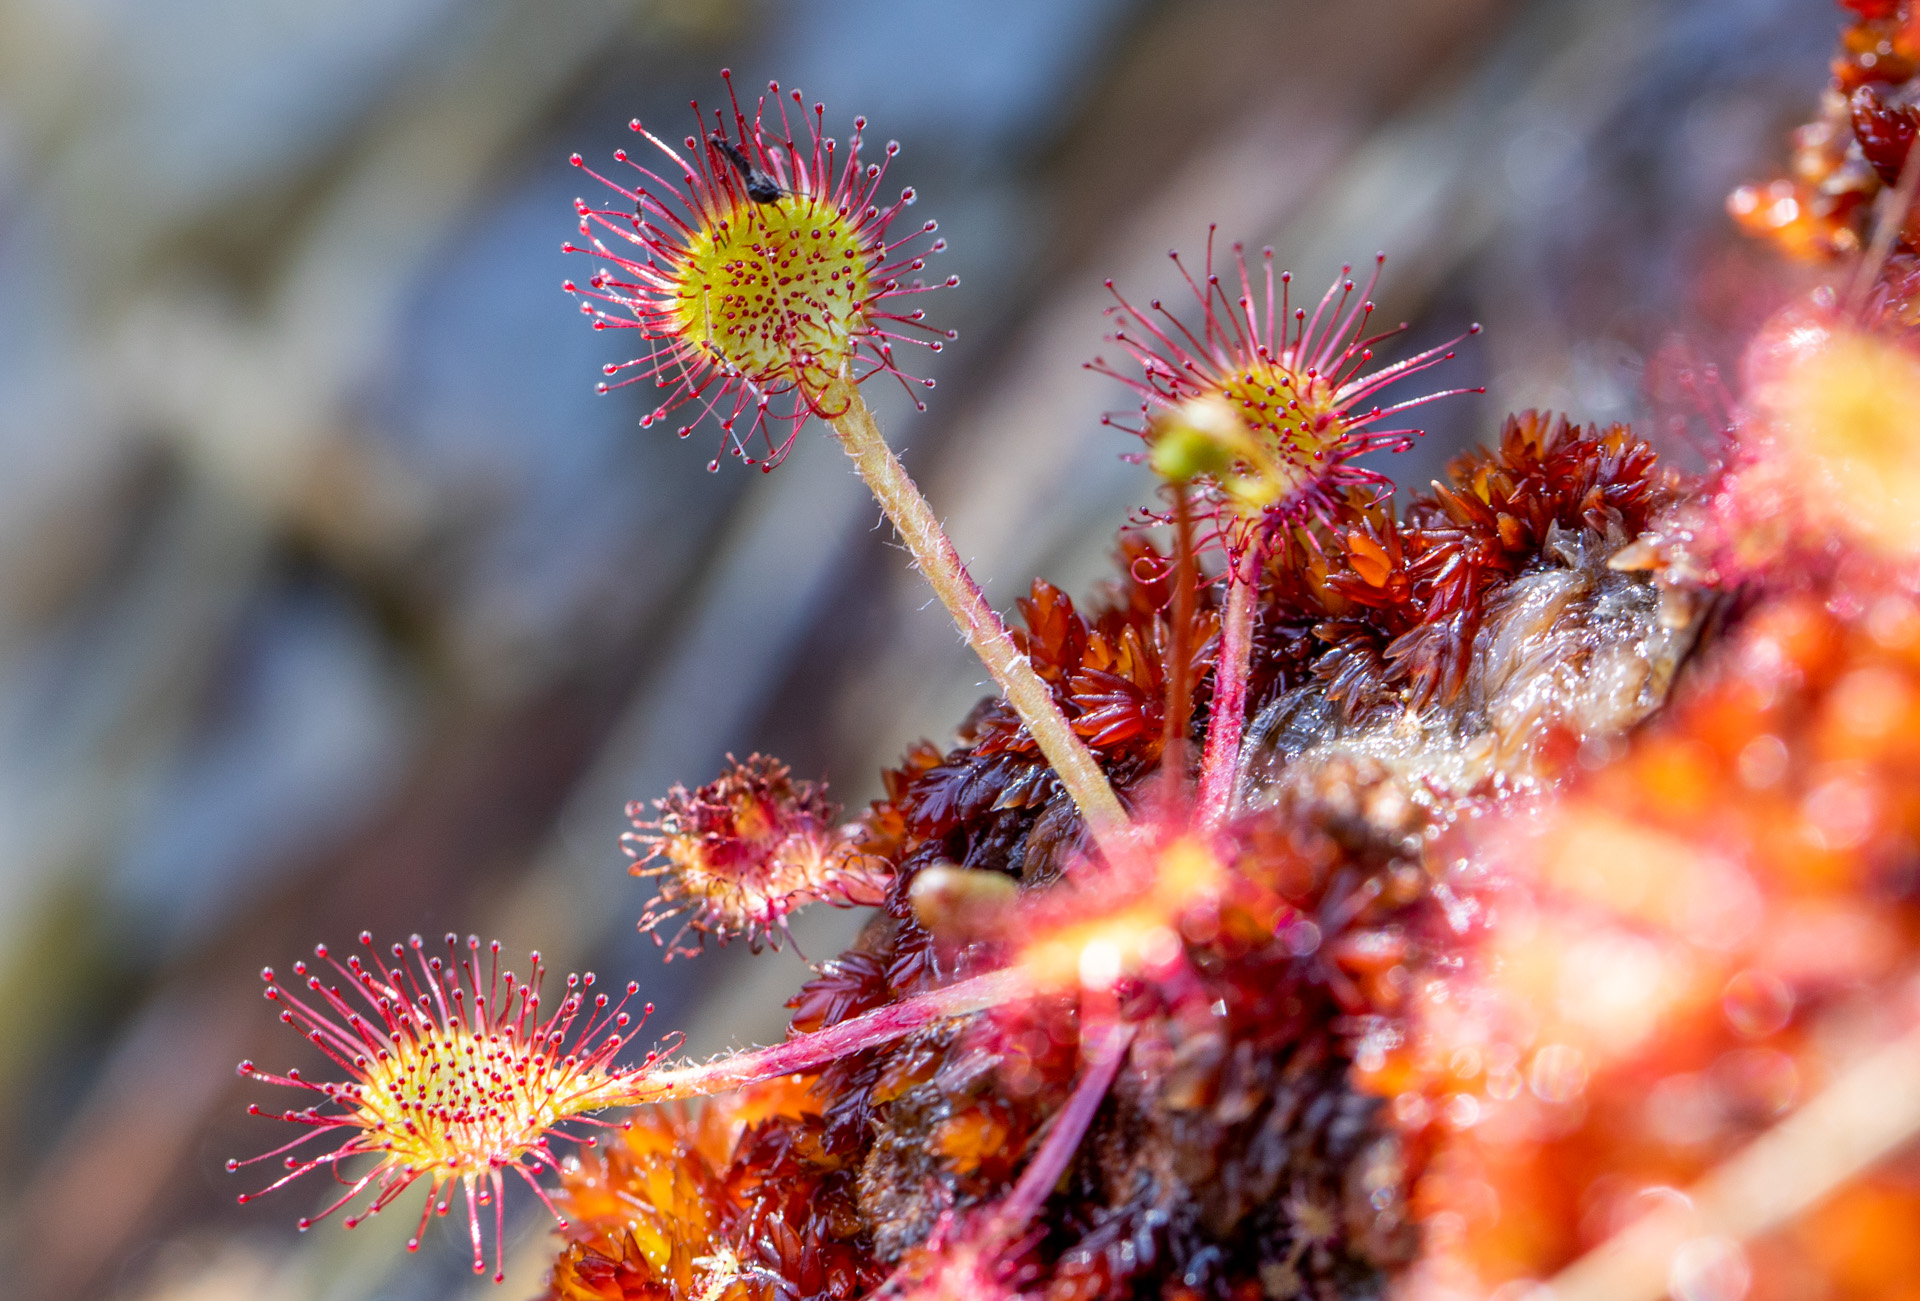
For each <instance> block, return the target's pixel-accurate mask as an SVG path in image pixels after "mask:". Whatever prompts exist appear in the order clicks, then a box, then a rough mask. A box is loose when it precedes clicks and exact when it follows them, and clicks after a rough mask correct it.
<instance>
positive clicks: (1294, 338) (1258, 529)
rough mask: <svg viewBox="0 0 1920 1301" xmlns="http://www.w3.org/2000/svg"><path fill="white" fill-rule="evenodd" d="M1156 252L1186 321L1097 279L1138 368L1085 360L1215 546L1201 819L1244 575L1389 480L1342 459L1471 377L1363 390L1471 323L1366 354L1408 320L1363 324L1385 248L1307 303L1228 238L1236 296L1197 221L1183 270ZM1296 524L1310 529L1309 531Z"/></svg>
mask: <svg viewBox="0 0 1920 1301" xmlns="http://www.w3.org/2000/svg"><path fill="white" fill-rule="evenodd" d="M1168 256H1169V257H1171V258H1172V259H1173V262H1174V265H1175V266H1177V267H1179V268H1180V274H1181V276H1182V277H1183V278H1184V279H1185V280H1186V282H1187V286H1188V288H1189V289H1190V290H1191V291H1192V293H1193V297H1194V299H1195V300H1196V301H1197V302H1198V303H1199V305H1200V323H1199V327H1198V332H1197V333H1196V331H1195V329H1194V328H1193V327H1190V326H1188V325H1187V324H1185V323H1184V322H1183V321H1181V319H1180V318H1179V317H1178V316H1177V315H1175V314H1174V313H1173V312H1172V311H1171V310H1170V309H1168V308H1167V307H1166V306H1165V305H1164V304H1163V303H1162V302H1161V301H1160V300H1159V299H1157V298H1156V299H1153V300H1152V301H1150V302H1149V303H1148V305H1147V307H1146V309H1145V310H1144V311H1143V310H1142V309H1140V308H1138V307H1136V306H1134V304H1133V303H1132V302H1130V301H1128V299H1127V298H1126V297H1125V296H1124V295H1122V294H1121V293H1120V291H1119V290H1118V289H1115V288H1114V286H1113V282H1112V281H1111V280H1109V281H1108V282H1107V288H1108V289H1109V290H1111V291H1112V293H1113V296H1114V298H1115V300H1116V302H1115V305H1114V306H1112V307H1110V308H1108V309H1107V311H1108V314H1109V315H1110V316H1112V317H1114V318H1116V319H1117V320H1118V322H1119V324H1118V326H1117V328H1116V329H1115V330H1114V332H1113V334H1112V336H1111V338H1112V341H1113V342H1115V343H1117V344H1119V345H1120V346H1121V347H1122V348H1124V349H1125V350H1126V351H1127V353H1128V355H1129V356H1130V357H1131V358H1132V359H1133V361H1134V362H1135V363H1136V365H1137V366H1138V368H1139V372H1138V373H1137V374H1135V373H1134V372H1133V371H1131V370H1126V371H1123V370H1116V369H1115V368H1114V367H1112V366H1111V365H1109V364H1108V363H1107V362H1106V360H1105V359H1104V358H1100V357H1096V358H1094V360H1093V362H1092V363H1091V365H1090V366H1089V369H1092V370H1095V371H1098V372H1100V373H1101V374H1104V375H1109V376H1112V377H1113V378H1115V379H1118V380H1119V381H1120V382H1121V383H1123V384H1125V385H1127V387H1129V388H1131V389H1132V390H1133V391H1134V392H1135V393H1137V394H1138V395H1139V397H1140V407H1139V420H1140V423H1139V425H1138V426H1128V425H1125V424H1123V423H1121V422H1120V421H1118V420H1115V419H1114V418H1113V417H1111V416H1109V417H1108V422H1109V423H1111V424H1117V425H1119V427H1121V428H1132V430H1133V432H1135V433H1137V434H1138V435H1139V436H1140V437H1141V438H1143V439H1145V440H1146V442H1147V445H1148V452H1147V460H1148V462H1149V463H1150V464H1151V465H1152V466H1153V468H1154V470H1155V471H1156V472H1157V473H1159V474H1160V475H1161V476H1162V477H1163V478H1165V479H1167V480H1168V481H1170V482H1171V483H1172V484H1173V485H1174V489H1175V491H1176V493H1177V494H1179V495H1180V500H1181V511H1182V513H1184V512H1185V510H1186V509H1187V500H1186V497H1187V494H1188V493H1189V492H1192V493H1194V494H1195V495H1196V496H1197V498H1198V500H1199V502H1200V503H1201V504H1202V505H1203V506H1204V507H1205V508H1206V513H1207V514H1208V515H1210V516H1211V519H1212V534H1213V537H1214V539H1215V540H1216V541H1218V542H1219V543H1220V544H1221V546H1222V547H1223V548H1224V549H1225V550H1226V552H1227V571H1226V583H1227V605H1226V613H1225V617H1224V619H1223V620H1222V623H1221V649H1220V660H1219V668H1218V672H1217V675H1216V678H1215V682H1214V696H1213V709H1212V714H1211V717H1210V720H1209V724H1208V730H1207V739H1206V747H1205V750H1204V752H1203V754H1202V758H1201V773H1200V788H1199V795H1198V805H1197V807H1198V811H1199V813H1200V816H1201V817H1202V819H1211V818H1218V817H1221V816H1224V815H1225V814H1227V813H1228V812H1229V811H1230V810H1229V805H1230V803H1231V798H1232V787H1233V774H1234V771H1235V768H1236V765H1237V763H1238V759H1239V754H1240V737H1241V732H1242V730H1243V729H1244V726H1245V713H1246V679H1247V669H1248V663H1249V656H1250V654H1251V651H1252V635H1253V610H1254V606H1255V604H1256V603H1257V601H1258V595H1259V594H1258V592H1257V591H1256V590H1255V589H1256V584H1257V582H1258V579H1259V574H1260V570H1261V565H1262V562H1263V560H1264V559H1265V557H1266V554H1267V552H1268V551H1269V550H1270V549H1271V548H1273V547H1274V546H1276V545H1279V546H1284V545H1286V544H1287V540H1288V538H1289V537H1290V536H1291V531H1292V529H1293V527H1294V526H1295V525H1298V524H1302V523H1312V522H1317V521H1318V522H1324V521H1325V520H1327V519H1329V518H1330V517H1331V516H1332V515H1334V514H1335V513H1336V512H1337V511H1338V509H1339V508H1340V507H1341V506H1342V505H1343V504H1344V503H1345V502H1346V501H1347V499H1348V497H1349V495H1350V494H1352V493H1353V492H1354V491H1355V490H1359V491H1361V492H1365V493H1370V494H1371V495H1372V496H1373V497H1374V498H1376V499H1378V498H1379V497H1381V496H1383V495H1384V494H1385V493H1387V492H1388V491H1390V490H1391V487H1392V483H1391V481H1390V480H1389V479H1387V477H1386V476H1385V475H1382V474H1381V473H1379V472H1378V471H1376V470H1370V469H1368V468H1366V467H1364V466H1361V465H1358V464H1356V459H1357V458H1358V457H1360V456H1362V455H1364V454H1365V453H1367V452H1373V451H1382V450H1396V451H1398V450H1404V449H1405V448H1407V447H1409V446H1411V445H1412V442H1413V439H1414V438H1416V437H1418V436H1419V435H1420V434H1421V432H1422V431H1421V430H1419V429H1414V428H1408V427H1396V426H1395V424H1394V417H1395V416H1398V415H1400V414H1402V413H1403V412H1406V411H1409V410H1412V409H1413V408H1415V407H1420V406H1424V405H1426V404H1427V403H1429V402H1434V401H1437V400H1438V399H1440V398H1443V397H1451V396H1454V395H1455V394H1459V393H1469V392H1484V391H1485V390H1484V389H1447V390H1443V391H1441V392H1436V393H1427V394H1422V395H1420V396H1418V397H1412V398H1407V399H1403V400H1401V401H1398V402H1394V403H1391V404H1389V405H1382V404H1381V403H1380V402H1378V401H1377V400H1376V399H1377V397H1378V395H1379V394H1380V392H1381V390H1383V389H1385V388H1386V387H1388V386H1389V385H1391V384H1394V383H1397V382H1398V381H1400V380H1403V379H1406V378H1408V377H1409V376H1412V375H1417V374H1419V373H1420V372H1421V371H1424V370H1427V369H1429V368H1431V367H1433V366H1437V365H1439V364H1440V363H1441V362H1443V361H1450V360H1452V358H1453V351H1452V349H1453V345H1454V344H1456V343H1458V342H1459V341H1460V339H1462V338H1465V337H1467V335H1472V334H1478V333H1479V332H1480V327H1479V326H1478V325H1474V326H1472V327H1470V328H1469V329H1468V330H1467V331H1466V334H1462V335H1460V336H1458V337H1456V338H1454V339H1452V340H1450V341H1448V342H1447V343H1444V344H1441V345H1439V346H1438V347H1433V348H1428V349H1426V350H1425V351H1423V352H1418V353H1415V354H1414V355H1413V356H1411V357H1406V358H1403V359H1401V360H1400V361H1397V362H1393V363H1390V364H1388V365H1384V366H1380V367H1378V368H1374V369H1369V367H1370V366H1371V364H1372V362H1373V360H1374V355H1375V352H1374V350H1375V347H1376V345H1378V344H1380V343H1382V342H1383V341H1385V340H1386V339H1389V338H1391V337H1393V336H1394V335H1395V334H1398V333H1400V331H1402V330H1405V329H1406V328H1407V327H1406V326H1405V325H1404V324H1402V325H1401V326H1400V327H1398V329H1395V330H1389V331H1386V332H1385V333H1381V334H1371V335H1370V334H1368V332H1367V330H1368V323H1369V321H1370V320H1371V319H1372V316H1373V312H1374V304H1373V290H1374V286H1375V285H1377V284H1378V283H1379V280H1380V269H1381V267H1382V266H1383V265H1384V264H1385V263H1386V255H1385V254H1384V253H1382V254H1379V255H1377V256H1376V257H1375V259H1374V267H1373V274H1372V275H1371V276H1370V277H1369V278H1368V280H1367V283H1366V285H1365V287H1364V288H1360V287H1357V286H1356V285H1355V283H1354V282H1353V281H1352V280H1351V279H1349V278H1348V274H1349V273H1350V272H1351V271H1352V268H1351V267H1342V268H1341V269H1340V278H1339V279H1338V280H1336V281H1335V282H1334V283H1333V284H1332V285H1330V286H1329V287H1328V289H1327V291H1326V293H1325V294H1323V295H1321V298H1320V301H1319V302H1318V303H1317V304H1315V306H1314V308H1313V311H1312V312H1311V313H1309V312H1308V311H1307V309H1306V308H1305V307H1295V306H1294V305H1293V299H1292V286H1293V273H1292V272H1290V271H1283V272H1281V273H1280V274H1279V275H1278V276H1276V275H1275V274H1274V270H1273V250H1272V249H1265V250H1263V251H1262V255H1261V261H1262V264H1263V268H1262V269H1263V277H1262V283H1261V285H1260V287H1259V290H1258V291H1256V288H1255V285H1254V280H1253V277H1252V275H1251V274H1250V273H1249V272H1248V270H1247V261H1246V256H1245V254H1244V252H1243V250H1242V248H1241V246H1240V245H1238V244H1235V245H1234V246H1233V257H1234V264H1235V268H1236V270H1237V271H1238V273H1239V275H1238V278H1239V282H1240V286H1239V288H1240V292H1239V294H1238V296H1237V297H1230V296H1229V293H1228V290H1227V288H1226V287H1225V286H1223V285H1222V284H1221V281H1220V276H1219V274H1218V273H1217V272H1216V271H1215V270H1214V261H1213V235H1212V232H1211V231H1209V232H1208V236H1207V253H1206V261H1205V264H1204V266H1203V268H1202V271H1201V275H1200V278H1199V279H1198V280H1196V279H1195V278H1194V276H1193V274H1192V273H1191V272H1190V271H1189V270H1188V269H1187V266H1186V264H1185V263H1183V262H1182V261H1181V260H1180V255H1179V253H1178V252H1177V251H1176V252H1173V253H1170V254H1169V255H1168ZM1302 536H1303V537H1305V538H1306V539H1307V540H1308V541H1309V542H1310V543H1311V541H1312V538H1313V535H1312V533H1311V532H1306V533H1303V535H1302Z"/></svg>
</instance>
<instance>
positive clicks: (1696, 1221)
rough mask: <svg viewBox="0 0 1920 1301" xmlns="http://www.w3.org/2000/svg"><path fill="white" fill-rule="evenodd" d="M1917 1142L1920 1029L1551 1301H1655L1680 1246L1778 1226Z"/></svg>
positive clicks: (1592, 1256)
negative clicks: (1900, 1149) (1896, 1150)
mask: <svg viewBox="0 0 1920 1301" xmlns="http://www.w3.org/2000/svg"><path fill="white" fill-rule="evenodd" d="M1916 1135H1920V1029H1915V1030H1910V1031H1908V1032H1907V1033H1906V1034H1905V1035H1903V1036H1902V1037H1900V1038H1899V1039H1897V1040H1895V1041H1894V1042H1893V1043H1890V1044H1887V1045H1885V1046H1884V1047H1881V1048H1878V1049H1876V1050H1875V1051H1874V1052H1872V1053H1871V1054H1869V1055H1868V1056H1867V1057H1865V1058H1863V1059H1862V1060H1860V1061H1859V1062H1856V1063H1855V1064H1854V1065H1853V1066H1852V1067H1850V1068H1849V1069H1848V1070H1847V1071H1846V1073H1845V1074H1843V1075H1842V1076H1841V1077H1840V1079H1839V1080H1838V1081H1837V1082H1835V1083H1834V1084H1833V1085H1832V1086H1831V1087H1830V1088H1828V1089H1827V1090H1826V1091H1825V1092H1824V1093H1822V1094H1820V1096H1818V1097H1816V1098H1815V1099H1814V1100H1813V1101H1811V1102H1809V1103H1808V1104H1807V1105H1806V1106H1804V1107H1802V1108H1800V1110H1798V1111H1796V1112H1794V1113H1793V1115H1791V1116H1789V1117H1787V1119H1785V1120H1783V1121H1781V1122H1780V1123H1779V1124H1778V1125H1775V1126H1774V1127H1773V1128H1772V1129H1771V1130H1769V1131H1768V1132H1767V1133H1765V1134H1763V1135H1762V1136H1761V1137H1760V1138H1758V1139H1756V1140H1755V1141H1754V1142H1753V1143H1752V1144H1751V1145H1749V1146H1748V1147H1747V1148H1746V1149H1744V1150H1743V1151H1741V1152H1740V1153H1739V1154H1738V1155H1737V1156H1734V1157H1733V1158H1731V1159H1730V1160H1728V1161H1726V1162H1725V1163H1724V1164H1722V1165H1721V1166H1720V1168H1719V1169H1717V1170H1715V1171H1714V1172H1713V1173H1712V1174H1710V1175H1708V1176H1707V1177H1706V1178H1704V1179H1702V1180H1701V1181H1700V1182H1699V1183H1697V1184H1695V1185H1694V1186H1693V1187H1692V1188H1691V1189H1689V1190H1688V1191H1687V1199H1686V1202H1685V1203H1678V1202H1676V1203H1673V1204H1671V1205H1668V1206H1666V1207H1663V1208H1662V1209H1661V1210H1659V1211H1657V1212H1655V1213H1654V1214H1651V1215H1648V1216H1647V1217H1645V1218H1644V1219H1642V1220H1640V1221H1638V1222H1637V1223H1635V1224H1634V1225H1633V1227H1631V1228H1629V1229H1627V1230H1626V1231H1625V1232H1624V1233H1620V1234H1618V1235H1616V1236H1615V1237H1613V1238H1611V1239H1610V1240H1608V1241H1607V1242H1606V1243H1604V1244H1602V1245H1601V1246H1599V1247H1597V1248H1595V1249H1594V1250H1593V1251H1590V1252H1588V1253H1587V1254H1586V1255H1585V1256H1583V1257H1581V1259H1579V1260H1577V1261H1575V1262H1574V1263H1573V1264H1572V1265H1571V1266H1569V1267H1568V1268H1567V1269H1565V1270H1563V1271H1561V1273H1560V1274H1559V1275H1557V1276H1556V1277H1555V1278H1554V1279H1553V1281H1552V1282H1551V1283H1549V1284H1548V1288H1549V1289H1550V1290H1551V1292H1552V1294H1553V1297H1554V1298H1555V1301H1658V1298H1660V1297H1663V1296H1666V1295H1667V1294H1668V1292H1669V1290H1670V1289H1671V1287H1672V1284H1673V1273H1674V1264H1675V1260H1676V1257H1677V1256H1678V1255H1679V1253H1680V1251H1681V1249H1682V1248H1683V1247H1685V1246H1686V1245H1687V1244H1688V1243H1690V1242H1695V1241H1698V1240H1700V1239H1703V1238H1727V1239H1740V1238H1750V1237H1753V1236H1754V1235H1756V1234H1759V1233H1764V1232H1765V1231H1767V1230H1768V1229H1771V1228H1774V1227H1776V1226H1778V1225H1781V1224H1785V1223H1787V1222H1788V1221H1790V1220H1792V1219H1793V1218H1794V1217H1796V1216H1798V1215H1800V1214H1802V1213H1804V1212H1805V1211H1807V1210H1808V1209H1810V1208H1811V1207H1813V1206H1815V1205H1816V1204H1818V1203H1819V1202H1820V1201H1822V1200H1823V1199H1824V1198H1826V1197H1827V1196H1829V1195H1830V1194H1832V1193H1833V1192H1835V1191H1836V1190H1838V1189H1839V1188H1840V1187H1841V1186H1842V1185H1844V1184H1845V1183H1846V1182H1847V1181H1848V1180H1850V1179H1853V1178H1854V1177H1856V1176H1858V1175H1860V1174H1862V1173H1863V1172H1865V1171H1866V1170H1867V1169H1868V1168H1869V1167H1870V1166H1872V1165H1873V1164H1874V1163H1875V1162H1877V1161H1879V1160H1880V1159H1881V1158H1882V1157H1885V1156H1886V1155H1888V1154H1889V1153H1891V1152H1893V1151H1894V1150H1895V1149H1896V1148H1898V1147H1900V1146H1901V1145H1903V1144H1905V1143H1907V1142H1908V1141H1910V1140H1911V1139H1913V1138H1914V1137H1915V1136H1916Z"/></svg>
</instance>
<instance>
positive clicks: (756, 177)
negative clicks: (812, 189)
mask: <svg viewBox="0 0 1920 1301" xmlns="http://www.w3.org/2000/svg"><path fill="white" fill-rule="evenodd" d="M707 143H708V144H710V145H712V146H713V147H714V148H715V149H718V150H719V151H720V152H721V153H722V154H724V155H726V159H727V161H728V162H730V163H732V164H733V170H734V171H736V172H738V173H740V179H741V180H743V181H745V182H746V184H747V197H748V198H749V199H752V200H753V201H754V202H755V203H778V202H779V201H780V196H781V195H783V194H785V193H786V191H785V190H783V189H781V188H780V183H779V182H778V181H776V180H774V179H773V178H772V177H771V176H768V175H767V174H766V173H765V172H763V171H761V170H760V169H759V168H758V167H755V166H754V165H753V164H752V163H751V162H749V161H748V159H747V156H746V154H745V153H743V152H742V151H741V149H740V147H739V146H738V145H736V144H734V143H733V141H731V140H729V139H727V138H726V137H725V136H723V135H721V134H720V133H719V132H718V131H715V132H714V133H713V134H712V135H710V136H708V137H707Z"/></svg>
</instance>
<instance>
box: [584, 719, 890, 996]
mask: <svg viewBox="0 0 1920 1301" xmlns="http://www.w3.org/2000/svg"><path fill="white" fill-rule="evenodd" d="M653 809H654V812H655V813H656V814H657V815H658V816H655V817H647V816H645V815H646V812H647V806H646V805H644V804H642V803H640V802H639V801H635V802H634V803H632V804H629V805H628V806H627V816H628V817H629V818H630V819H631V820H632V821H633V826H634V829H633V830H632V831H630V832H628V833H627V834H626V835H624V836H623V837H621V843H622V845H623V846H624V848H625V849H626V851H627V853H628V854H629V855H630V856H631V857H632V858H633V859H634V860H635V861H634V865H633V867H632V869H631V870H632V873H633V875H635V876H643V877H654V878H656V879H658V881H659V882H660V892H659V893H658V894H657V895H655V896H654V899H653V901H652V902H651V903H649V904H648V905H647V907H646V911H645V912H643V913H642V914H641V915H640V929H641V930H643V931H647V932H650V933H652V934H653V936H654V939H655V940H656V941H658V942H661V943H666V944H668V953H667V956H668V957H669V958H671V957H673V956H674V955H675V954H685V955H688V956H691V955H692V954H694V953H697V952H699V951H700V949H701V948H702V947H703V946H704V944H705V941H706V937H707V936H709V935H711V936H713V937H714V938H715V939H716V940H718V941H719V942H720V943H722V944H724V943H726V942H727V941H728V940H730V939H734V938H736V937H744V938H745V939H746V941H747V943H748V945H749V946H750V947H751V948H752V949H753V950H754V951H755V952H758V951H759V949H760V946H761V944H762V943H764V942H771V944H772V945H773V947H774V948H779V947H780V940H781V937H782V936H783V935H785V934H786V933H787V918H788V917H789V916H790V915H791V914H793V913H794V912H796V911H798V910H799V909H801V908H804V907H805V906H806V905H808V904H810V903H820V902H825V903H830V904H834V905H837V906H839V907H843V908H854V907H874V906H877V905H879V904H881V903H882V902H884V901H885V899H886V894H887V886H888V885H889V884H890V882H891V879H892V878H891V873H890V871H889V870H888V869H889V865H888V864H887V862H886V861H885V860H884V859H881V858H877V857H874V856H872V855H868V854H863V853H861V852H860V850H859V847H858V845H857V844H856V834H857V828H854V827H851V826H843V825H841V823H840V821H839V817H840V807H839V806H838V805H837V804H835V803H834V802H833V801H832V800H830V799H828V798H827V794H826V791H825V790H824V789H823V788H821V787H819V786H816V785H815V784H814V783H812V782H806V781H795V780H794V779H793V773H792V770H791V769H789V768H788V767H787V765H786V764H784V763H781V762H780V761H779V760H777V759H773V758H770V757H768V756H767V755H764V754H756V755H752V756H749V758H748V759H747V761H746V762H745V763H737V762H734V761H733V760H732V756H728V764H727V771H726V772H724V773H722V774H721V775H720V776H719V777H718V778H716V779H714V780H713V781H710V782H708V783H707V784H706V785H705V786H702V787H700V788H699V789H698V790H695V791H689V790H687V788H686V787H684V786H675V787H674V788H673V789H672V790H670V791H668V792H667V794H666V797H665V798H664V799H658V800H654V801H653ZM674 918H683V919H684V920H683V921H682V924H681V926H680V929H679V931H678V932H677V933H676V934H675V935H674V937H673V939H672V940H671V941H670V942H669V941H664V940H661V938H660V934H659V928H660V927H661V926H663V925H664V924H666V923H667V922H668V921H671V920H673V919H674ZM689 931H691V932H693V933H694V934H695V935H696V936H698V937H699V939H698V941H697V942H696V943H694V944H691V945H685V944H683V943H682V941H683V940H684V939H685V937H686V935H687V933H688V932H689Z"/></svg>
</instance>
